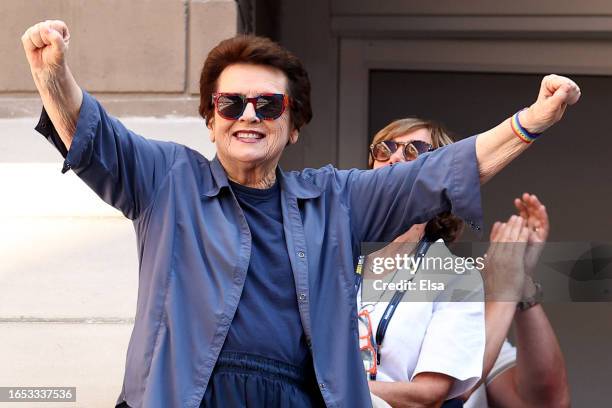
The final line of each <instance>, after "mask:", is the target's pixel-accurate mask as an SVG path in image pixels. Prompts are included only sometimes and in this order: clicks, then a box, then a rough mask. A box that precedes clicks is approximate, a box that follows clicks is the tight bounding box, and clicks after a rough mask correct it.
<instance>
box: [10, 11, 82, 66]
mask: <svg viewBox="0 0 612 408" xmlns="http://www.w3.org/2000/svg"><path fill="white" fill-rule="evenodd" d="M69 40H70V33H69V32H68V26H67V25H66V23H64V22H63V21H60V20H47V21H44V22H41V23H38V24H35V25H33V26H32V27H30V28H28V29H27V30H26V32H25V33H24V34H23V35H22V36H21V42H22V44H23V48H24V50H25V53H26V57H27V59H28V63H29V64H30V69H31V70H32V74H33V75H35V76H36V75H45V74H46V75H51V74H53V73H55V72H56V71H57V70H58V69H61V68H62V67H64V66H65V55H66V51H67V50H68V43H69Z"/></svg>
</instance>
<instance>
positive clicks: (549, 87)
mask: <svg viewBox="0 0 612 408" xmlns="http://www.w3.org/2000/svg"><path fill="white" fill-rule="evenodd" d="M580 95H581V94H580V88H579V87H578V85H576V83H575V82H574V81H572V80H571V79H569V78H566V77H563V76H559V75H554V74H552V75H547V76H545V77H544V79H542V85H541V86H540V92H539V94H538V99H537V100H536V101H535V103H533V105H531V106H530V107H529V109H526V110H524V111H522V112H521V114H520V121H521V124H522V125H523V126H524V127H525V128H527V130H529V131H530V132H533V133H541V132H543V131H545V130H546V129H548V128H549V127H550V126H552V125H554V124H555V123H557V122H558V121H559V120H560V119H561V117H562V116H563V113H564V112H565V108H566V107H567V106H568V105H573V104H575V103H576V102H578V99H580Z"/></svg>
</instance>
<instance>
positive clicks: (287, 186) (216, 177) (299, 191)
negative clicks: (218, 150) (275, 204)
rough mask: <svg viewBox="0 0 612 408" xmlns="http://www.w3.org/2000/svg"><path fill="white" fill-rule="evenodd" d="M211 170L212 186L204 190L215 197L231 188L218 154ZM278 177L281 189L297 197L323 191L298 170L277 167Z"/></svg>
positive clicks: (212, 162) (312, 195)
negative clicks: (223, 190)
mask: <svg viewBox="0 0 612 408" xmlns="http://www.w3.org/2000/svg"><path fill="white" fill-rule="evenodd" d="M210 170H211V173H212V179H213V180H212V181H213V183H212V186H211V187H210V188H209V189H208V190H206V191H205V192H204V195H205V196H207V197H214V196H216V195H218V194H219V192H220V191H221V189H222V188H224V187H227V188H229V181H228V179H227V174H226V173H225V169H224V168H223V166H222V165H221V162H220V161H219V158H218V157H217V156H215V158H214V159H213V160H212V161H211V162H210ZM276 177H277V178H278V180H279V182H280V186H281V189H282V190H283V191H286V192H287V193H288V194H290V195H292V196H295V197H296V198H301V199H307V198H316V197H319V196H320V195H321V193H322V189H321V188H320V187H318V186H316V185H315V184H314V183H313V182H312V181H311V180H310V179H309V178H306V177H304V176H302V175H301V174H300V173H299V172H297V171H289V172H285V171H283V170H282V169H281V168H280V167H277V168H276Z"/></svg>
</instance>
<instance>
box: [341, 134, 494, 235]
mask: <svg viewBox="0 0 612 408" xmlns="http://www.w3.org/2000/svg"><path fill="white" fill-rule="evenodd" d="M475 141H476V136H472V137H470V138H467V139H464V140H461V141H459V142H457V143H453V144H451V145H448V146H444V147H441V148H439V149H437V150H435V151H434V152H431V153H426V154H424V155H423V156H422V157H420V158H419V159H417V160H414V161H410V162H404V163H396V164H392V165H390V166H385V167H383V168H380V169H376V170H349V171H348V176H347V191H348V194H347V200H348V203H347V206H348V207H349V211H350V214H351V226H352V228H353V233H354V234H355V236H354V238H355V239H356V240H357V242H368V241H369V242H386V241H391V240H393V239H395V238H396V237H397V236H398V235H400V234H401V233H403V232H405V231H406V230H407V229H408V228H410V226H412V225H413V224H418V223H422V222H425V221H428V220H430V219H432V218H434V217H435V216H436V215H438V214H440V213H441V212H444V211H452V212H453V213H454V214H455V215H457V216H459V217H461V218H462V219H463V220H464V221H466V222H467V223H468V224H469V225H470V226H471V227H472V228H473V229H475V230H477V231H480V230H481V229H482V209H481V198H480V175H479V172H478V161H477V159H476V146H475Z"/></svg>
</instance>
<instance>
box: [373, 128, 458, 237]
mask: <svg viewBox="0 0 612 408" xmlns="http://www.w3.org/2000/svg"><path fill="white" fill-rule="evenodd" d="M419 129H427V130H429V134H430V136H431V144H432V146H433V147H434V148H436V149H437V148H438V147H442V146H446V145H449V144H451V143H453V142H454V139H453V137H452V136H451V135H450V133H449V132H448V130H446V128H445V127H444V126H443V125H442V124H441V123H438V122H436V121H433V120H428V119H420V118H404V119H398V120H395V121H393V122H391V123H389V124H388V125H387V126H385V127H384V128H382V129H381V130H380V131H378V133H376V135H375V136H374V139H372V144H376V143H379V142H383V141H385V140H392V139H395V138H396V137H400V136H403V135H405V134H407V133H410V132H414V131H416V130H419ZM368 163H369V166H370V168H372V167H373V166H374V159H373V158H372V155H370V157H369V162H368ZM463 226H464V223H463V221H462V220H461V218H459V217H457V216H455V215H453V214H451V213H450V212H443V213H441V214H438V215H437V216H436V217H434V218H433V219H431V220H430V221H429V222H428V223H427V225H426V226H425V236H426V237H427V238H428V239H429V240H431V241H436V240H438V239H443V240H444V242H446V243H451V242H454V241H456V240H457V239H458V238H459V237H460V236H461V233H462V232H463Z"/></svg>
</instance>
